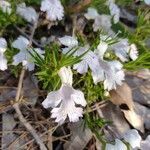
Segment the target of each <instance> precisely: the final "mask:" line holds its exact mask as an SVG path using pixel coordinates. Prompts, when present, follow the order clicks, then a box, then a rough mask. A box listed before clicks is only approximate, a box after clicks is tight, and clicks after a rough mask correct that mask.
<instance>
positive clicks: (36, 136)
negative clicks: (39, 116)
mask: <svg viewBox="0 0 150 150" xmlns="http://www.w3.org/2000/svg"><path fill="white" fill-rule="evenodd" d="M36 27H37V23H35V24H34V26H33V29H32V33H31V36H30V41H29V42H30V44H29V45H31V44H32V39H33V36H34V32H35V30H36ZM24 75H25V67H23V68H22V71H21V74H20V78H19V83H18V88H17V94H16V98H15V102H16V103H15V104H14V105H13V108H14V109H15V111H16V113H17V114H18V118H19V120H20V122H21V123H22V124H23V125H24V126H25V127H26V129H27V130H28V131H29V132H30V133H31V135H32V136H33V137H34V139H35V141H36V142H37V144H38V145H39V147H40V149H41V150H47V148H46V146H45V145H44V143H43V141H42V140H41V139H40V137H39V136H38V134H37V133H36V130H35V129H34V128H33V127H32V126H31V124H30V123H28V122H27V120H26V119H25V118H24V116H23V115H22V113H21V111H20V108H19V100H20V94H21V89H22V83H23V78H24Z"/></svg>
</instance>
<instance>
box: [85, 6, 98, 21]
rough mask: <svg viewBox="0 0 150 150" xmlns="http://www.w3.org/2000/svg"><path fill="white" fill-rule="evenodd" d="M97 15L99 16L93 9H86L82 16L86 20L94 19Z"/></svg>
mask: <svg viewBox="0 0 150 150" xmlns="http://www.w3.org/2000/svg"><path fill="white" fill-rule="evenodd" d="M98 15H99V14H98V12H97V10H96V9H95V8H88V12H87V13H85V14H84V16H85V18H86V19H88V20H90V19H95V18H96V17H97V16H98Z"/></svg>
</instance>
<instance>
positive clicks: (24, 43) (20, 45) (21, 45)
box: [12, 36, 29, 51]
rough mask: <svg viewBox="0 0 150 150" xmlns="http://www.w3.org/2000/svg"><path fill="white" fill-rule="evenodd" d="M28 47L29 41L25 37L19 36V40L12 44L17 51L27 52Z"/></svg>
mask: <svg viewBox="0 0 150 150" xmlns="http://www.w3.org/2000/svg"><path fill="white" fill-rule="evenodd" d="M28 45H29V40H28V39H26V38H25V37H23V36H19V37H18V38H17V40H15V41H14V42H13V43H12V46H13V47H14V48H17V49H19V50H21V51H24V50H26V49H27V47H28Z"/></svg>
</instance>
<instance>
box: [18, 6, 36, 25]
mask: <svg viewBox="0 0 150 150" xmlns="http://www.w3.org/2000/svg"><path fill="white" fill-rule="evenodd" d="M17 14H19V15H20V16H21V17H22V18H24V19H25V20H26V21H28V22H30V23H33V22H36V21H37V19H38V15H37V13H36V11H35V9H34V8H32V7H26V4H25V3H21V4H19V5H17Z"/></svg>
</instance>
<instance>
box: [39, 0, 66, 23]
mask: <svg viewBox="0 0 150 150" xmlns="http://www.w3.org/2000/svg"><path fill="white" fill-rule="evenodd" d="M40 9H41V11H44V12H47V16H46V18H47V19H49V20H51V21H56V20H57V19H58V20H62V18H63V16H64V8H63V6H62V5H61V2H60V0H42V3H41V8H40Z"/></svg>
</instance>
